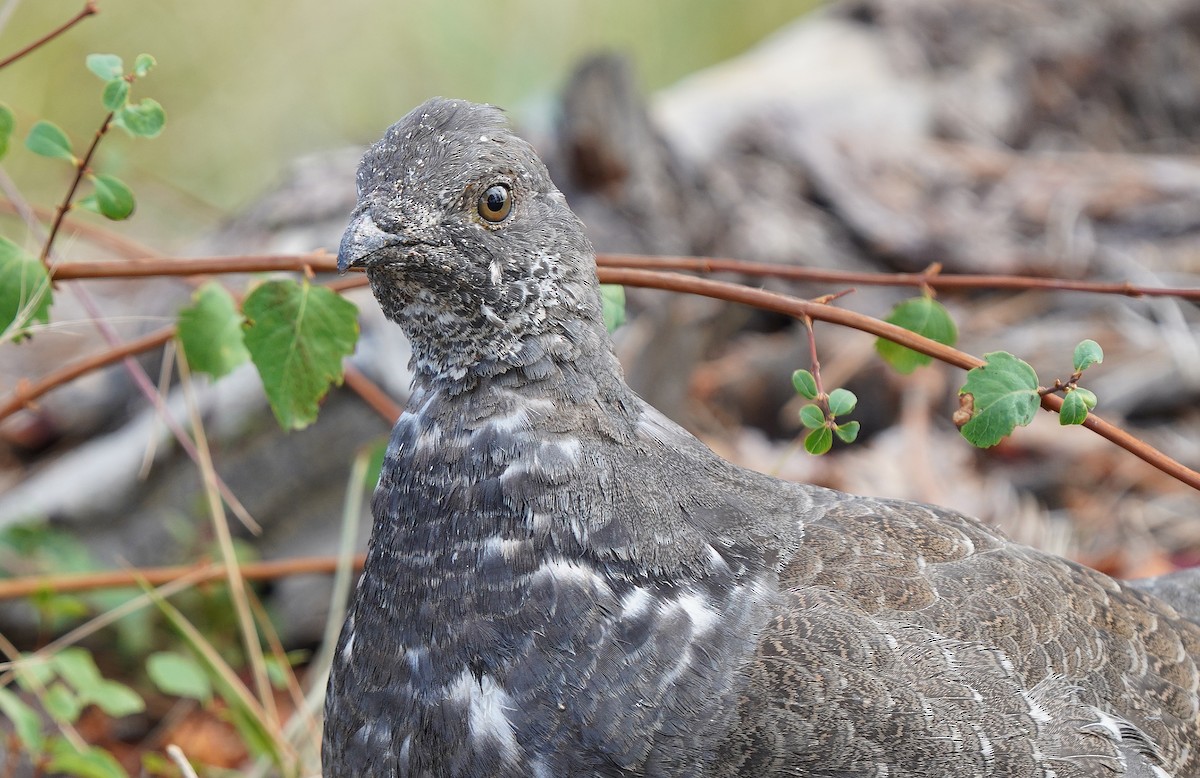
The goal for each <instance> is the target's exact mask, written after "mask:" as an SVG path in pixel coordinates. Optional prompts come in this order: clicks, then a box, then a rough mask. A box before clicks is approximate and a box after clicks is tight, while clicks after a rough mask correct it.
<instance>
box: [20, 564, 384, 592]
mask: <svg viewBox="0 0 1200 778" xmlns="http://www.w3.org/2000/svg"><path fill="white" fill-rule="evenodd" d="M364 558H365V557H364V556H363V555H362V554H359V555H358V556H356V557H355V558H354V565H355V568H356V569H361V568H362V565H363V561H364ZM337 562H338V558H337V557H335V556H324V557H298V558H296V559H277V560H272V561H269V562H241V563H239V567H241V570H242V579H243V580H246V581H271V580H275V579H276V578H286V577H288V576H292V575H314V574H320V575H329V574H332V573H333V572H334V571H335V570H336V569H337ZM228 575H229V573H228V571H227V570H226V569H225V566H224V565H219V564H213V563H208V562H204V563H200V564H196V565H182V566H176V567H151V568H145V569H142V570H106V571H104V572H97V573H66V574H61V575H38V576H30V577H25V578H5V579H0V600H15V599H20V598H22V597H30V596H32V595H34V594H37V593H38V592H53V593H56V594H66V593H69V592H91V591H96V590H97V589H136V588H139V587H140V586H141V585H142V583H143V582H144V583H146V584H148V585H150V586H162V585H163V584H167V583H170V582H171V581H176V580H179V579H180V578H184V577H186V576H194V578H193V579H192V580H193V582H194V583H198V584H199V583H205V582H207V581H216V580H219V579H223V578H226V577H227V576H228Z"/></svg>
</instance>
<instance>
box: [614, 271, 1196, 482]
mask: <svg viewBox="0 0 1200 778" xmlns="http://www.w3.org/2000/svg"><path fill="white" fill-rule="evenodd" d="M599 275H600V280H601V281H602V282H604V283H609V284H622V285H626V286H641V287H647V288H653V289H665V290H668V291H672V292H684V293H687V294H698V295H703V296H705V297H715V298H717V299H719V300H728V301H730V302H738V303H744V304H746V305H753V306H754V307H756V308H762V309H764V310H768V311H775V312H777V313H783V314H786V315H788V316H793V317H796V318H802V317H804V316H808V317H811V318H813V319H818V320H820V321H827V322H831V323H833V324H841V325H842V326H845V327H850V328H852V329H856V330H861V331H862V332H867V333H870V334H872V335H876V336H878V337H881V338H886V339H887V340H890V341H894V342H895V343H899V344H900V345H902V346H907V347H908V348H911V349H912V350H914V351H919V352H921V353H922V354H928V355H929V356H931V357H934V358H936V359H938V360H940V361H942V362H946V363H947V364H951V365H954V366H956V367H961V368H963V369H964V370H970V369H971V368H973V367H978V366H980V365H982V364H984V362H983V360H982V359H980V358H979V357H976V356H973V355H971V354H968V353H966V352H964V351H959V350H958V349H956V348H952V347H950V346H946V345H943V344H941V343H938V342H936V341H933V340H929V339H928V338H923V337H921V336H920V335H917V334H916V333H914V332H910V331H909V330H906V329H904V328H902V327H897V326H896V325H894V324H889V323H888V322H885V321H880V320H879V319H874V318H872V317H870V316H864V315H863V314H860V313H855V312H854V311H847V310H845V309H843V308H834V307H832V306H829V305H823V304H820V303H814V302H811V301H808V300H798V299H796V298H794V297H788V296H787V295H782V294H776V293H774V292H768V291H765V290H762V289H752V288H750V287H747V286H741V285H739V284H727V283H724V282H722V281H711V280H709V279H707V278H695V277H692V276H685V275H681V274H679V273H658V272H654V271H650V270H631V269H618V268H602V269H601V270H600V273H599ZM1042 407H1043V408H1045V409H1046V410H1049V411H1053V412H1055V413H1057V412H1058V411H1059V409H1060V408H1062V398H1061V397H1058V396H1057V395H1046V396H1045V397H1043V398H1042ZM1083 426H1084V427H1087V428H1088V429H1090V430H1091V431H1092V432H1095V433H1096V434H1098V435H1100V436H1101V437H1103V438H1105V439H1107V440H1109V441H1111V442H1112V443H1115V444H1116V445H1118V446H1120V447H1121V448H1123V449H1125V450H1126V451H1128V452H1129V453H1131V454H1133V455H1134V456H1136V457H1138V458H1139V459H1142V460H1144V461H1146V462H1148V463H1149V464H1151V465H1153V466H1154V467H1156V468H1158V469H1159V470H1161V471H1163V472H1164V473H1166V474H1168V475H1170V476H1172V477H1174V478H1176V479H1178V480H1179V481H1182V482H1183V483H1185V484H1187V485H1188V486H1191V487H1192V488H1193V489H1196V490H1200V473H1198V472H1196V471H1195V470H1192V469H1191V468H1189V467H1187V466H1185V465H1184V464H1183V463H1181V462H1177V461H1175V460H1174V459H1172V458H1171V457H1169V456H1167V455H1166V454H1163V453H1162V452H1161V451H1159V450H1157V449H1155V448H1154V447H1152V446H1150V445H1148V444H1146V443H1145V442H1144V441H1141V440H1138V439H1137V438H1135V437H1134V436H1132V435H1130V434H1129V433H1128V432H1125V431H1124V430H1123V429H1121V428H1119V427H1115V426H1113V425H1112V424H1109V423H1108V422H1106V421H1104V420H1103V419H1100V418H1099V417H1097V416H1096V415H1095V414H1093V413H1089V414H1088V416H1087V419H1085V420H1084V422H1083Z"/></svg>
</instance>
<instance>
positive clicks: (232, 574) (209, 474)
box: [179, 349, 279, 729]
mask: <svg viewBox="0 0 1200 778" xmlns="http://www.w3.org/2000/svg"><path fill="white" fill-rule="evenodd" d="M179 377H180V383H181V384H182V385H183V396H184V399H185V401H186V403H187V409H188V416H189V418H190V420H191V424H192V435H193V436H194V439H195V442H196V454H197V459H196V462H197V464H198V465H199V467H200V473H201V476H202V478H203V482H204V492H205V497H206V499H207V503H208V511H209V517H210V518H211V519H212V525H213V531H214V532H215V533H216V536H217V543H218V546H219V547H220V549H221V556H222V557H223V559H224V562H225V572H226V576H227V578H228V581H229V596H230V598H231V599H232V600H233V607H234V610H235V611H236V613H237V619H238V626H239V627H240V629H241V631H242V644H243V645H244V646H245V649H246V658H247V661H249V663H250V670H251V673H252V674H253V676H254V686H255V689H256V690H257V692H258V697H259V700H260V701H261V702H262V705H263V708H264V710H265V711H266V714H267V717H268V719H269V720H270V722H271V723H272V724H273V725H274V726H273V727H272V729H276V728H278V725H279V714H278V712H277V711H276V710H275V698H274V695H273V694H272V692H271V681H270V678H269V677H268V676H267V665H266V662H265V660H264V657H263V650H262V644H261V643H260V642H259V636H258V629H257V628H256V627H255V625H254V615H253V614H252V613H251V611H250V603H249V600H248V598H247V596H246V581H245V579H243V578H242V571H241V568H240V567H239V565H238V559H237V553H236V552H235V551H234V548H233V535H232V533H230V531H229V521H228V519H227V518H226V516H225V506H224V503H223V502H222V501H221V495H220V493H219V491H218V489H217V472H216V469H215V468H214V467H213V462H212V454H211V452H210V451H209V449H208V437H207V436H206V435H205V433H204V423H203V421H202V420H201V418H200V408H199V405H198V404H197V402H196V392H195V387H194V386H193V384H192V374H191V370H190V369H189V368H188V362H187V355H186V354H184V353H183V349H180V350H179Z"/></svg>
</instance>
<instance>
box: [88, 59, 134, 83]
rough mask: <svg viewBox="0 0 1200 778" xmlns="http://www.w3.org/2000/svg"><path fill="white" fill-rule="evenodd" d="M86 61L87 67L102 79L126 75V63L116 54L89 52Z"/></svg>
mask: <svg viewBox="0 0 1200 778" xmlns="http://www.w3.org/2000/svg"><path fill="white" fill-rule="evenodd" d="M86 62H87V69H88V70H90V71H92V72H93V73H95V74H96V77H97V78H99V79H100V80H101V81H111V80H113V79H114V78H120V77H121V76H123V75H125V65H124V64H122V62H121V58H120V57H118V56H117V55H116V54H89V55H87V60H86Z"/></svg>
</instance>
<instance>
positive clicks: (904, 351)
mask: <svg viewBox="0 0 1200 778" xmlns="http://www.w3.org/2000/svg"><path fill="white" fill-rule="evenodd" d="M885 321H888V322H890V323H892V324H895V325H896V326H897V327H903V328H904V329H906V330H909V331H911V332H915V333H916V334H918V335H922V336H924V337H926V338H929V339H930V340H936V341H937V342H938V343H942V344H945V345H947V346H953V345H954V344H955V342H957V341H958V327H956V326H955V325H954V319H952V318H950V312H949V311H947V310H946V307H945V306H944V305H942V304H941V303H939V302H938V301H937V300H935V299H933V298H932V297H929V296H921V297H914V298H911V299H909V300H904V301H902V302H900V303H897V304H896V307H895V308H893V309H892V312H891V313H890V314H888V317H887V319H886V320H885ZM875 351H877V352H878V353H879V356H881V357H883V359H884V360H885V361H886V362H887V363H888V364H889V365H891V366H892V368H893V369H895V370H896V371H897V372H900V373H904V374H908V373H911V372H912V371H914V370H916V369H917V368H918V367H921V366H923V365H928V364H929V363H930V362H932V361H933V358H932V357H930V356H928V355H926V354H922V353H920V352H918V351H913V350H912V349H910V348H908V347H906V346H901V345H899V344H898V343H893V342H892V341H890V340H887V339H885V338H879V339H877V340H876V341H875Z"/></svg>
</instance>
